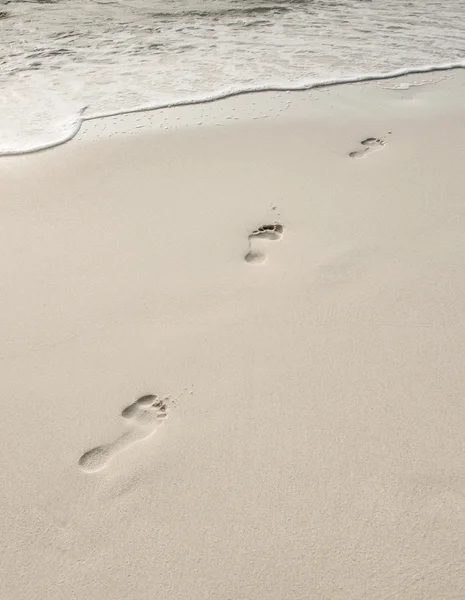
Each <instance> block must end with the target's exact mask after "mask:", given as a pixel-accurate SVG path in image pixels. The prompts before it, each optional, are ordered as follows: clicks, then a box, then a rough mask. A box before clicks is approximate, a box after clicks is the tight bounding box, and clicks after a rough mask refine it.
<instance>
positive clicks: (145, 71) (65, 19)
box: [0, 0, 465, 155]
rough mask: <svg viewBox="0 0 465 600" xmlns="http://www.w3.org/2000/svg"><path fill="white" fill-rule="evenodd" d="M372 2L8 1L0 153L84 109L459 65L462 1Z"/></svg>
mask: <svg viewBox="0 0 465 600" xmlns="http://www.w3.org/2000/svg"><path fill="white" fill-rule="evenodd" d="M374 4H375V3H367V2H355V3H354V2H351V1H349V0H346V1H341V2H338V3H337V4H335V3H334V2H330V1H329V0H321V1H320V2H318V3H313V2H312V3H300V2H299V3H294V2H291V1H289V2H286V1H285V0H284V1H280V2H277V1H276V0H275V1H274V2H273V0H270V2H267V3H265V4H263V3H257V2H251V0H236V2H234V3H233V4H231V2H229V1H226V0H217V1H216V2H210V0H202V2H201V3H199V2H195V1H194V2H192V1H189V2H187V3H186V1H185V0H170V2H168V3H167V2H166V0H129V1H128V2H127V3H125V4H117V3H111V4H108V3H95V2H91V1H90V0H83V1H82V2H81V3H79V6H76V4H75V2H74V0H60V2H58V3H57V4H41V5H40V8H39V7H38V6H37V5H35V4H34V2H32V3H31V2H28V3H24V2H21V3H15V2H12V3H10V4H8V5H7V7H8V10H9V12H10V13H11V17H10V18H7V19H0V56H2V55H3V56H5V59H4V60H3V65H2V69H1V70H0V87H1V89H2V94H1V99H0V103H1V106H0V107H1V110H2V119H3V123H2V128H1V129H0V154H3V155H12V154H22V153H25V152H34V151H38V150H41V149H44V148H49V147H51V146H55V145H58V144H60V143H63V142H65V141H67V140H69V139H71V138H72V137H73V136H74V135H75V134H76V133H77V131H78V130H79V127H80V124H81V123H82V121H83V120H86V119H94V118H101V117H103V116H109V115H120V114H125V113H128V112H138V111H146V110H154V109H158V108H167V107H172V106H181V105H187V104H194V103H199V102H211V101H213V100H216V99H219V98H226V97H228V96H234V95H239V94H246V93H252V92H261V91H267V90H275V91H282V90H305V89H311V88H312V87H317V86H322V85H334V84H339V83H344V82H354V81H366V80H370V79H379V78H388V77H396V76H400V75H402V74H407V73H425V72H428V71H434V70H442V69H452V68H463V67H465V0H456V2H454V3H449V4H446V5H444V3H441V2H438V1H436V0H429V2H426V3H425V2H423V1H422V0H410V1H408V2H407V1H406V0H384V1H383V2H379V3H376V6H374ZM85 106H87V107H88V108H87V110H86V113H85V114H82V111H83V107H85Z"/></svg>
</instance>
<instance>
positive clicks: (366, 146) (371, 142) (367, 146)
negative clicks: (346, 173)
mask: <svg viewBox="0 0 465 600" xmlns="http://www.w3.org/2000/svg"><path fill="white" fill-rule="evenodd" d="M360 143H361V144H362V146H363V148H362V149H361V150H354V152H349V156H350V158H363V157H364V156H366V155H367V154H370V153H371V152H373V151H375V150H380V149H381V148H382V147H383V146H384V144H385V143H386V141H385V140H384V139H383V138H373V137H369V138H366V140H363V141H362V142H360Z"/></svg>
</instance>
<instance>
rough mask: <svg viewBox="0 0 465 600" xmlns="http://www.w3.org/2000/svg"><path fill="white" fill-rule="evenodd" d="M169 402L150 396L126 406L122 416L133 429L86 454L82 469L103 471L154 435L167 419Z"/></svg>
mask: <svg viewBox="0 0 465 600" xmlns="http://www.w3.org/2000/svg"><path fill="white" fill-rule="evenodd" d="M168 401H169V398H163V399H160V398H158V397H157V396H154V395H153V394H148V395H147V396H142V397H141V398H138V399H137V400H136V401H135V402H133V403H132V404H129V406H126V408H124V409H123V410H122V412H121V416H122V417H123V418H124V419H126V420H127V421H129V423H130V425H131V427H132V429H131V430H130V431H127V432H125V433H123V434H122V435H120V436H119V437H118V438H116V440H114V441H113V442H110V443H109V444H105V445H103V446H97V447H96V448H92V450H88V451H87V452H85V453H84V454H83V455H82V456H81V458H80V459H79V466H80V467H81V469H82V470H83V471H85V472H86V473H95V472H97V471H101V470H102V469H104V468H105V467H106V466H108V464H109V462H110V461H111V460H112V458H113V457H114V456H115V455H116V454H118V453H119V452H123V450H126V449H127V448H129V447H130V446H132V445H133V444H136V443H137V442H140V441H142V440H145V439H147V438H148V437H150V436H151V435H153V433H155V431H156V430H157V429H158V427H159V426H160V425H161V424H162V423H163V420H164V419H166V416H167V410H168Z"/></svg>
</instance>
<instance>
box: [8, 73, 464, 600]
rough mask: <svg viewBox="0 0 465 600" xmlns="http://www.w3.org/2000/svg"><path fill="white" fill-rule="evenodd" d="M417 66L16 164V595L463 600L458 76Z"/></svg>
mask: <svg viewBox="0 0 465 600" xmlns="http://www.w3.org/2000/svg"><path fill="white" fill-rule="evenodd" d="M442 78H444V76H442ZM431 79H434V78H433V77H431ZM435 79H436V80H439V79H441V77H440V76H439V75H438V76H435ZM405 81H408V79H407V80H394V81H390V82H386V81H385V82H380V83H371V84H369V85H368V84H365V85H355V86H342V87H338V88H331V89H327V90H321V91H319V92H314V93H313V94H305V93H302V94H287V95H286V94H282V95H276V94H273V95H256V96H249V97H243V98H236V99H234V100H228V101H224V102H220V103H217V104H212V105H208V106H204V107H197V108H195V107H194V108H192V107H191V108H189V109H188V108H186V109H176V110H173V111H171V112H170V111H168V114H167V113H165V114H164V115H163V116H160V115H159V114H155V115H154V114H152V115H150V114H147V115H138V116H135V115H132V116H128V117H125V118H120V119H113V120H106V121H107V122H104V121H95V122H90V123H89V124H88V125H87V129H86V130H83V131H82V134H81V135H80V139H79V140H77V141H76V140H75V141H73V142H71V143H69V144H67V145H66V146H63V147H61V148H57V149H55V150H51V151H47V152H44V153H41V154H37V155H32V156H26V157H19V158H14V159H13V158H10V159H3V160H0V196H1V213H0V214H1V219H0V227H1V235H0V244H1V257H2V258H1V267H2V270H1V278H2V293H1V295H0V314H1V317H2V318H1V321H2V326H1V346H0V350H1V361H0V365H1V366H0V368H1V373H0V381H1V383H2V385H1V398H2V400H1V402H2V419H1V421H0V452H1V456H2V468H1V470H0V498H1V500H0V507H1V530H0V534H1V535H0V540H1V542H0V543H1V545H2V549H1V557H2V558H1V565H2V569H1V577H0V599H1V600H36V599H37V600H42V599H44V600H45V599H46V600H64V599H66V600H84V599H86V600H107V599H108V600H123V599H124V600H125V599H127V600H204V599H206V598H212V599H214V600H240V599H244V600H245V599H247V600H284V599H285V600H293V599H296V600H314V599H315V600H319V599H330V600H339V599H340V600H352V599H357V600H360V599H369V600H381V599H382V600H387V599H399V600H400V599H402V600H405V599H409V600H410V599H414V600H417V599H418V600H425V599H428V600H429V599H431V600H440V599H447V600H452V599H457V600H458V599H460V600H461V599H462V598H463V597H464V589H465V444H464V433H465V395H464V390H465V368H464V365H465V344H464V341H465V169H464V164H465V74H464V73H456V74H454V75H453V76H452V73H449V74H447V77H446V78H445V79H444V81H441V82H439V83H436V84H431V85H427V86H424V87H421V86H413V87H410V88H409V89H406V90H402V89H392V88H394V87H395V86H398V85H399V84H401V83H405ZM289 102H290V104H289ZM284 109H286V110H284ZM232 115H235V116H238V117H239V118H238V119H237V120H235V119H234V118H231V119H227V118H226V117H227V116H232ZM257 115H258V116H260V115H262V116H264V115H275V116H274V117H273V118H267V119H256V118H254V117H256V116H257ZM136 119H137V123H139V124H142V125H144V127H145V128H143V129H137V130H136V129H135V127H136V125H135V123H136ZM160 119H162V121H163V126H164V127H168V130H167V131H165V130H162V131H161V132H160V129H159V126H160V123H161V121H160ZM200 121H201V122H202V123H204V124H203V125H202V126H198V125H197V123H198V122H200ZM213 122H216V123H222V124H223V126H221V127H214V126H211V127H210V126H209V125H208V123H213ZM189 124H190V126H189ZM175 125H179V129H178V130H175V129H174V126H175ZM128 130H129V131H132V132H135V131H137V134H136V135H134V136H132V137H131V136H129V135H126V134H124V131H128ZM109 131H110V133H112V135H113V137H112V139H105V138H106V136H107V134H108V132H109ZM388 132H392V133H391V134H390V133H388ZM368 137H376V138H381V139H382V140H384V141H385V143H384V145H378V146H377V145H376V144H375V146H374V147H373V148H372V147H370V146H368V145H367V146H365V148H368V150H369V152H367V153H366V154H365V155H364V156H363V158H361V159H358V158H350V157H349V153H350V152H356V151H359V150H361V149H363V148H364V147H363V146H361V145H360V142H361V141H362V140H364V139H365V138H368ZM274 222H277V223H279V224H281V225H282V226H283V232H282V236H280V231H279V228H278V231H277V232H274V233H273V232H272V233H271V234H270V233H268V234H267V235H268V237H271V238H273V237H274V238H280V239H261V238H262V237H263V235H258V236H256V235H255V236H252V237H251V238H250V240H249V235H250V234H251V233H252V232H253V231H254V230H255V229H256V228H257V227H259V226H261V225H267V224H272V223H274ZM249 244H250V247H251V249H252V251H253V252H258V253H261V252H264V253H265V254H266V258H267V260H266V262H264V263H260V264H255V263H253V262H247V261H245V260H244V257H245V255H246V254H247V253H248V252H249V250H250V247H249ZM148 394H156V395H159V399H158V400H153V401H154V402H155V404H156V406H154V407H152V406H151V404H148V403H149V401H150V403H151V399H147V398H146V399H145V400H144V401H142V402H141V403H139V404H137V403H136V404H134V402H135V401H136V400H137V399H138V398H139V397H141V396H145V395H148ZM165 396H168V397H169V398H168V399H166V400H162V402H161V403H160V399H163V398H165ZM157 402H158V404H157ZM125 408H126V410H124V409H125ZM122 412H124V415H123V416H122V415H121V413H122ZM165 414H166V418H162V417H164V416H165ZM98 446H103V448H101V449H100V451H96V452H94V453H92V454H91V455H87V456H84V457H83V458H82V459H81V464H79V460H80V457H81V456H82V455H83V454H84V453H86V452H87V451H90V450H91V449H93V448H95V447H98ZM92 469H101V470H98V471H94V472H91V473H89V472H88V471H89V470H92Z"/></svg>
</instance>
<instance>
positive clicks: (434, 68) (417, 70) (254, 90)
mask: <svg viewBox="0 0 465 600" xmlns="http://www.w3.org/2000/svg"><path fill="white" fill-rule="evenodd" d="M457 69H465V60H464V61H462V62H457V63H448V64H442V65H428V66H423V67H414V68H405V69H397V70H396V71H391V72H390V73H369V74H365V75H358V76H353V77H343V78H339V79H328V80H325V81H312V82H307V83H300V84H298V85H293V86H282V85H266V86H256V87H249V88H241V89H231V90H224V91H222V92H219V93H217V94H214V95H210V96H205V97H204V98H196V99H188V100H178V101H175V102H168V103H165V104H153V105H150V104H149V105H145V106H139V107H135V108H128V109H122V110H117V111H111V112H101V113H95V114H85V113H86V108H83V109H82V110H81V113H80V114H79V116H77V117H76V119H75V121H74V122H73V123H72V125H71V126H70V129H69V131H67V132H66V134H64V135H63V136H62V137H61V138H60V139H57V140H54V141H50V142H47V143H45V144H38V145H37V146H34V147H31V148H27V149H22V150H17V151H16V150H13V151H10V152H3V153H1V152H0V156H21V155H27V154H33V153H37V152H43V151H44V150H49V149H51V148H55V147H57V146H61V145H62V144H65V143H67V142H69V141H71V140H72V139H73V138H74V137H75V136H76V135H77V134H78V133H79V130H80V129H81V126H82V124H83V123H84V122H86V121H93V120H97V119H105V118H110V117H116V116H122V115H127V114H133V113H141V112H149V111H156V110H164V109H167V108H176V107H182V106H192V105H199V104H207V103H210V102H216V101H218V100H225V99H227V98H233V97H235V96H244V95H248V94H260V93H267V92H302V91H306V90H311V89H317V88H323V87H333V86H339V85H347V84H351V83H362V82H366V81H379V80H387V79H398V78H400V77H404V76H406V75H418V74H424V73H434V72H438V71H452V70H457Z"/></svg>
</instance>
